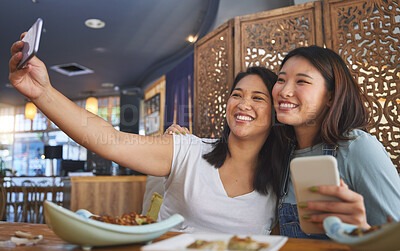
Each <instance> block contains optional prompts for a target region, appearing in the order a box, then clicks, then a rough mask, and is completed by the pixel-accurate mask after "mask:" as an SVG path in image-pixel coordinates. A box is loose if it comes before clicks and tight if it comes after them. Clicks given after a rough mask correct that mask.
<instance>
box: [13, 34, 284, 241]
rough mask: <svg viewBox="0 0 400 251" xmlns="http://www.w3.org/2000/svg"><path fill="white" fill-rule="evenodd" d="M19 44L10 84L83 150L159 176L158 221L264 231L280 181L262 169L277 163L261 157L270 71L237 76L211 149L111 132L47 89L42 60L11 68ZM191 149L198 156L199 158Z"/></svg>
mask: <svg viewBox="0 0 400 251" xmlns="http://www.w3.org/2000/svg"><path fill="white" fill-rule="evenodd" d="M23 44H24V43H23V42H22V41H18V42H16V43H14V44H13V46H12V48H11V54H12V57H11V59H10V63H9V66H10V74H9V79H10V82H11V83H12V85H13V86H14V87H15V88H16V89H17V90H18V91H19V92H21V93H22V94H23V95H25V96H27V97H28V98H29V99H30V100H31V101H32V102H33V103H34V104H35V105H36V106H37V107H38V108H39V109H40V110H41V111H42V112H43V113H44V114H45V115H46V116H47V117H48V118H49V119H50V120H52V121H53V122H54V123H55V124H56V125H57V126H58V127H59V128H60V129H61V130H62V131H64V132H65V133H66V134H67V135H68V136H70V137H71V138H72V139H73V140H75V141H76V142H77V143H79V144H80V145H82V146H84V147H86V148H87V149H89V150H90V151H92V152H94V153H96V154H98V155H100V156H102V157H103V158H106V159H110V160H112V161H114V162H116V163H118V164H120V165H122V166H125V167H129V168H131V169H134V170H136V171H138V172H141V173H146V174H150V175H154V176H165V177H167V178H166V183H165V184H166V192H165V195H164V200H165V201H164V203H165V204H164V205H163V207H162V208H161V210H160V219H164V218H166V217H169V215H171V214H173V213H181V214H182V215H183V216H184V217H185V221H184V223H183V224H182V225H181V226H179V227H178V228H177V229H176V230H181V231H218V232H228V233H248V234H254V233H267V232H268V231H269V229H270V227H271V225H272V224H273V223H272V222H274V221H275V205H276V203H275V202H276V194H277V191H278V188H279V186H280V185H279V184H278V181H276V179H274V177H278V176H276V174H275V172H279V170H274V169H272V168H270V167H272V166H277V167H279V165H269V163H268V162H267V161H270V160H272V159H274V158H268V156H269V154H270V153H272V152H273V151H272V147H271V146H272V145H273V142H274V133H273V131H271V121H272V119H271V118H272V116H271V108H272V100H271V90H272V86H273V84H274V83H275V81H276V75H275V74H274V73H272V72H271V71H269V70H267V69H265V68H262V67H256V68H251V69H250V70H249V71H247V72H246V73H241V74H239V75H238V76H237V78H236V80H235V83H234V85H233V86H234V89H233V91H232V93H231V95H230V97H229V100H228V104H227V110H226V119H227V125H228V126H227V127H226V128H225V133H224V137H223V138H222V139H221V140H220V141H219V142H220V143H217V144H216V145H215V148H213V147H214V146H213V145H210V144H207V143H205V142H203V141H201V140H199V139H197V138H195V137H194V136H193V137H188V138H184V139H183V138H181V137H179V136H175V137H172V136H171V135H162V136H157V137H151V136H141V135H136V134H131V133H124V132H121V131H118V130H115V129H114V128H113V127H112V126H111V125H110V124H109V123H108V122H106V121H105V120H103V119H101V118H100V117H98V116H96V115H94V114H92V113H90V112H88V111H86V110H85V109H83V108H81V107H79V106H78V105H76V104H75V103H73V102H72V101H70V100H69V99H68V98H66V97H65V96H64V95H62V94H61V93H60V92H58V91H57V90H56V89H54V88H53V87H52V86H51V84H50V80H49V76H48V73H47V70H46V67H45V65H44V63H43V62H42V61H40V60H39V59H38V58H37V57H34V58H32V59H31V60H30V61H29V63H28V64H27V66H26V67H25V68H23V69H20V70H18V69H17V64H18V62H19V61H20V60H21V57H22V53H21V50H22V47H23ZM267 138H268V140H267ZM187 139H190V140H187ZM100 140H101V141H100ZM198 149H201V150H202V153H204V154H205V155H204V158H203V156H202V155H199V154H198ZM212 150H213V151H212ZM275 159H277V158H275ZM279 159H280V158H279ZM210 167H212V168H210ZM214 167H218V169H215V168H214ZM212 192H214V193H212ZM222 198H223V199H222ZM221 210H222V212H221ZM253 223H255V224H253Z"/></svg>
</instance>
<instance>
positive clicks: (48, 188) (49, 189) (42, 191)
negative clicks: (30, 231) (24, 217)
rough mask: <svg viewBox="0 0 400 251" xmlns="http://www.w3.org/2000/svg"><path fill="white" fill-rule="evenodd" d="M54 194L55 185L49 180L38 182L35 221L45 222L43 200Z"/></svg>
mask: <svg viewBox="0 0 400 251" xmlns="http://www.w3.org/2000/svg"><path fill="white" fill-rule="evenodd" d="M53 196H54V194H53V186H52V184H51V182H50V181H49V180H47V179H46V180H41V181H39V182H38V183H37V185H36V203H35V211H34V212H35V217H34V223H44V215H43V202H44V201H45V200H49V198H52V197H53Z"/></svg>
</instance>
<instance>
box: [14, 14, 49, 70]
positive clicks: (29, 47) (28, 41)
mask: <svg viewBox="0 0 400 251" xmlns="http://www.w3.org/2000/svg"><path fill="white" fill-rule="evenodd" d="M42 26H43V20H42V19H41V18H38V20H36V22H35V23H34V24H33V25H32V27H31V28H30V29H29V30H28V32H27V33H26V34H25V36H24V38H23V39H22V41H24V47H23V48H22V59H21V61H20V62H19V64H18V66H17V69H18V70H19V69H22V68H23V67H24V66H25V65H26V64H27V63H28V61H29V60H30V59H31V58H32V57H33V56H35V55H36V53H37V52H38V50H39V42H40V35H41V33H42Z"/></svg>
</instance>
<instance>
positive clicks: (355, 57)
mask: <svg viewBox="0 0 400 251" xmlns="http://www.w3.org/2000/svg"><path fill="white" fill-rule="evenodd" d="M324 17H325V20H324V21H325V33H326V41H327V46H328V47H330V48H332V49H333V50H335V51H336V52H338V53H339V54H340V55H341V56H342V58H343V59H344V60H345V61H346V63H347V64H348V65H349V68H350V70H351V72H352V74H353V75H354V76H355V77H356V79H357V80H358V82H359V84H360V85H361V88H362V89H363V91H365V92H366V93H367V94H368V96H369V97H370V102H371V103H372V108H373V114H374V120H373V124H372V125H371V126H370V128H369V132H370V133H371V134H373V135H375V136H376V137H377V138H378V139H379V140H380V141H381V142H382V144H383V145H384V146H385V148H386V150H387V151H388V153H389V155H390V156H391V158H392V160H393V163H394V165H395V166H396V167H397V170H398V171H399V172H400V144H399V142H400V117H399V115H400V68H399V65H400V29H399V27H400V2H399V1H390V0H351V1H350V0H326V1H325V2H324Z"/></svg>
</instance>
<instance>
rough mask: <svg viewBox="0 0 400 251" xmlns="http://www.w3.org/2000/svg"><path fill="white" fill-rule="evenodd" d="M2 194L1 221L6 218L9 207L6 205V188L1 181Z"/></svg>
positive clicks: (0, 203) (0, 199)
mask: <svg viewBox="0 0 400 251" xmlns="http://www.w3.org/2000/svg"><path fill="white" fill-rule="evenodd" d="M0 196H1V198H0V221H2V220H6V217H7V216H6V209H7V206H6V203H7V200H6V198H7V197H6V190H5V189H4V188H3V183H2V182H1V183H0Z"/></svg>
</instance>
